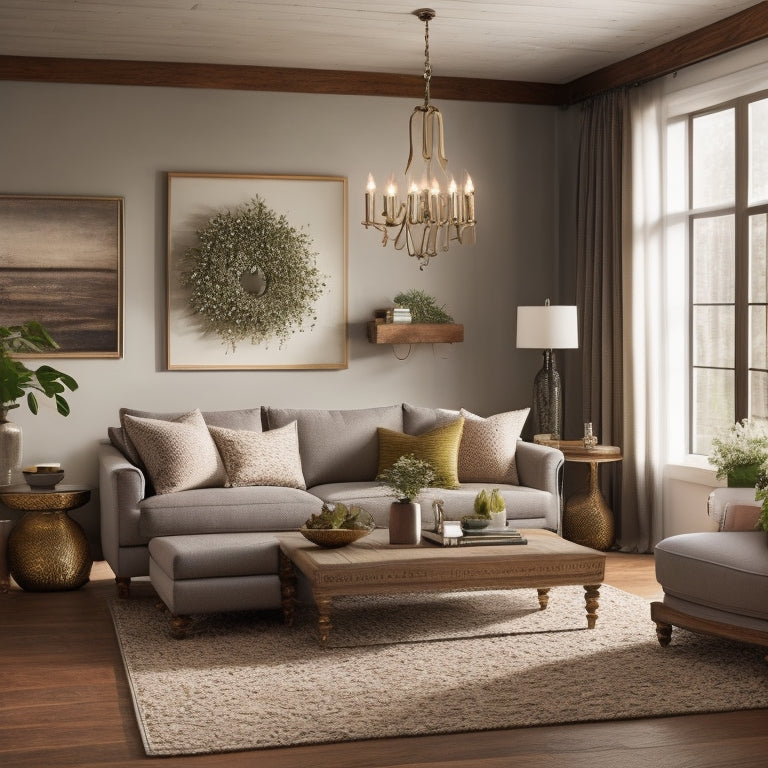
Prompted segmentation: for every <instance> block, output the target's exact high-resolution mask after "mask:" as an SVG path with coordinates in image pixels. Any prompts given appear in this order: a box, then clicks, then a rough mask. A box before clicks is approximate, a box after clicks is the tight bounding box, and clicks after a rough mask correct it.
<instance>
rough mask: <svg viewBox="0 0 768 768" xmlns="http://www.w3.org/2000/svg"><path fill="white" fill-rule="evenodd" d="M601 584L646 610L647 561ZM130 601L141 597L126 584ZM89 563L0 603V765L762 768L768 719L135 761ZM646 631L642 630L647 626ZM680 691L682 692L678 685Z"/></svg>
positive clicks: (619, 567)
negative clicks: (47, 589) (44, 589)
mask: <svg viewBox="0 0 768 768" xmlns="http://www.w3.org/2000/svg"><path fill="white" fill-rule="evenodd" d="M606 582H607V583H608V584H612V585H613V586H616V587H619V588H621V589H625V590H627V591H629V592H634V593H636V594H639V595H641V596H642V597H644V598H647V599H649V600H650V599H652V598H655V597H656V596H657V595H658V594H659V586H658V584H657V583H656V580H655V578H654V575H653V558H652V557H651V556H650V555H624V554H619V553H611V554H609V557H608V568H607V576H606ZM136 588H137V590H138V591H139V592H148V591H149V590H151V587H150V586H149V584H139V585H137V587H136ZM114 592H115V587H114V583H113V581H112V574H111V572H110V571H109V568H108V567H107V566H106V565H105V564H104V563H96V565H95V566H94V570H93V572H92V580H91V581H90V583H88V584H87V585H86V586H84V587H83V588H81V589H79V590H76V591H74V592H60V593H28V592H23V591H21V590H19V589H17V588H14V589H12V590H11V591H10V592H9V593H7V594H0V766H3V768H17V767H21V766H25V767H29V768H43V767H44V766H45V767H51V768H59V767H64V766H78V768H95V767H96V766H114V767H118V766H120V767H123V768H128V767H132V768H135V766H139V765H144V766H146V765H147V764H148V763H155V764H157V765H158V766H161V768H165V767H166V766H167V767H168V768H179V767H180V766H189V768H208V767H209V766H228V768H229V767H231V768H239V767H240V766H259V767H260V768H299V767H301V768H308V767H312V766H333V767H334V768H389V767H391V768H395V767H397V768H426V767H427V766H430V767H432V768H434V767H436V766H450V768H499V767H500V766H515V768H530V767H531V766H536V767H537V768H550V767H551V766H568V768H582V767H583V768H587V766H589V768H634V767H635V766H643V768H647V767H648V766H655V767H660V766H674V768H705V767H709V766H711V767H712V768H715V766H717V768H723V766H734V767H735V766H738V767H739V768H750V767H751V766H754V767H755V768H757V767H758V766H760V768H762V767H763V766H765V765H766V764H768V711H767V710H754V711H748V712H733V713H725V714H719V715H694V716H680V717H670V718H658V719H647V720H633V721H623V722H601V723H587V724H578V725H565V726H552V727H540V728H524V729H519V730H510V731H490V732H485V733H470V734H460V735H453V736H450V735H449V736H434V737H420V738H402V739H386V740H380V741H366V742H356V743H345V744H331V745H321V746H316V747H294V748H288V749H275V750H262V751H256V752H240V753H230V754H223V755H203V756H198V757H178V758H148V757H146V756H145V754H144V751H143V748H142V745H141V739H140V737H139V732H138V729H137V726H136V721H135V718H134V714H133V709H132V704H131V700H130V696H129V693H128V686H127V682H126V679H125V674H124V672H123V667H122V662H121V659H120V652H119V650H118V648H117V643H116V640H115V635H114V632H113V630H112V623H111V619H110V615H109V610H108V608H107V599H108V598H109V597H111V596H112V595H113V594H114ZM649 621H650V619H649ZM681 684H684V681H681Z"/></svg>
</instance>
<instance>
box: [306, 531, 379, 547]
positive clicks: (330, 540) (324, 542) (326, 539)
mask: <svg viewBox="0 0 768 768" xmlns="http://www.w3.org/2000/svg"><path fill="white" fill-rule="evenodd" d="M372 530H373V528H299V532H300V533H301V535H302V536H303V537H304V538H305V539H309V541H311V542H312V543H313V544H317V546H318V547H324V548H325V549H336V548H338V547H346V546H347V544H351V543H352V542H353V541H357V540H358V539H362V538H363V536H367V535H368V534H369V533H370V532H371V531H372Z"/></svg>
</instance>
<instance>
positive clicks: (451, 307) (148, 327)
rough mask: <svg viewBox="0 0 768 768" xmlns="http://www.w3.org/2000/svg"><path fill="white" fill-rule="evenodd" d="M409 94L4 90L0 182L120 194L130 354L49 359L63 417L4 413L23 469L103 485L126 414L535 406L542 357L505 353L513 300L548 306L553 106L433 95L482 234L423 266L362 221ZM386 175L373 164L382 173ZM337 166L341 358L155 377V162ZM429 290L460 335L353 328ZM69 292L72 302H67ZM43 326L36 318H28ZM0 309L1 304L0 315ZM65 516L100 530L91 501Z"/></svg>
mask: <svg viewBox="0 0 768 768" xmlns="http://www.w3.org/2000/svg"><path fill="white" fill-rule="evenodd" d="M418 103H419V98H418V95H417V94H416V95H414V98H413V99H393V98H379V97H351V96H350V97H346V96H324V95H312V94H280V93H252V92H233V91H206V90H195V89H167V88H139V87H119V86H95V85H56V84H43V83H13V82H3V83H0V112H1V113H2V120H0V146H2V148H3V150H2V152H1V153H0V192H3V193H33V194H64V195H118V196H123V197H124V198H125V263H124V281H125V313H124V354H123V357H122V359H120V360H83V359H60V360H57V361H56V363H55V364H56V365H57V367H59V368H61V369H63V370H64V371H66V372H67V373H70V374H72V375H73V376H74V377H75V378H76V379H77V380H78V382H79V383H80V389H79V390H78V391H77V392H76V393H74V394H73V395H72V396H71V397H70V398H69V400H70V404H71V406H72V414H71V415H70V416H69V417H68V418H66V419H65V418H62V417H60V416H58V415H57V414H56V413H55V411H54V410H53V408H52V407H49V406H48V404H47V403H46V404H44V405H43V406H42V407H41V412H40V414H39V415H38V416H37V417H33V416H31V414H29V412H28V411H27V410H26V408H25V407H22V408H19V409H17V410H14V411H13V412H12V414H13V415H12V418H13V419H14V420H15V421H18V423H20V424H21V426H22V428H23V430H24V462H25V463H33V462H38V461H60V462H61V463H62V465H63V466H64V467H65V469H66V471H67V478H66V481H65V482H70V483H85V484H89V485H91V486H94V487H95V485H96V483H97V468H96V459H95V446H96V444H97V442H98V441H99V440H101V439H103V438H104V437H105V436H106V429H107V426H109V425H112V424H116V423H117V410H118V408H119V407H121V406H128V407H135V408H146V409H158V410H162V409H168V410H177V409H186V408H194V407H200V408H202V409H208V410H212V409H217V408H239V407H249V406H254V405H259V404H274V405H290V406H296V407H321V408H322V407H332V408H354V407H366V406H371V405H382V404H388V403H393V402H400V401H409V402H412V403H418V404H424V405H441V406H445V407H459V406H464V407H467V408H469V409H470V410H474V411H475V412H477V413H480V414H482V415H487V414H490V413H494V412H498V411H501V410H506V409H512V408H519V407H523V406H526V405H528V404H529V400H530V390H531V385H532V381H533V376H534V374H535V372H536V371H537V370H538V368H539V367H540V354H539V353H538V352H537V351H535V350H521V351H519V352H518V351H517V350H516V349H515V346H514V332H515V309H516V307H517V305H518V304H528V303H543V301H544V299H545V298H546V297H547V296H551V297H552V298H553V301H555V300H557V298H558V296H557V289H558V279H557V266H556V265H557V258H558V254H557V238H558V231H557V203H558V188H557V168H556V163H557V152H556V124H557V110H556V109H555V108H552V107H537V106H521V105H499V104H477V103H464V102H442V103H439V104H438V106H439V107H440V109H441V110H442V112H443V115H444V118H445V126H446V144H447V154H448V159H449V164H450V166H451V168H452V169H453V170H454V172H456V173H457V175H459V176H460V175H462V171H463V170H464V169H467V170H469V171H470V173H471V174H472V178H473V181H474V184H475V187H476V190H477V192H476V200H477V214H478V219H479V225H478V242H477V244H476V245H475V246H472V247H464V248H456V249H455V250H453V249H452V250H451V251H450V252H449V253H448V254H447V255H442V256H439V257H438V258H437V259H436V260H435V261H434V263H433V264H431V265H430V266H429V267H428V268H427V269H426V270H424V271H420V270H419V269H418V266H417V265H416V263H415V262H414V261H413V260H411V259H409V258H408V257H407V256H406V255H404V254H402V253H401V252H397V253H396V252H394V251H393V250H392V249H391V248H388V249H386V250H385V249H383V248H381V247H380V246H379V238H378V236H377V235H376V234H374V233H373V232H366V231H365V230H364V229H363V227H361V226H360V224H359V221H360V219H361V218H362V211H363V206H362V191H363V189H364V185H365V179H366V176H367V173H368V171H369V170H374V171H378V173H379V174H381V173H384V172H386V171H388V170H389V169H390V168H391V170H393V171H395V172H397V173H401V172H402V168H403V166H404V165H405V160H406V157H407V150H408V147H407V122H408V118H409V116H410V112H411V110H412V109H413V107H414V106H416V105H417V104H418ZM380 169H383V170H380ZM168 171H191V172H203V171H210V172H231V173H268V174H272V173H274V174H295V173H301V174H332V175H342V176H347V177H348V180H349V342H350V347H349V350H350V358H349V368H348V369H347V370H343V371H232V372H188V371H166V370H164V361H165V316H166V308H165V282H164V281H165V277H164V275H165V242H166V199H165V198H166V192H165V189H166V186H165V185H166V175H165V174H166V172H168ZM410 288H419V289H422V290H425V291H427V292H428V293H430V294H432V295H434V296H435V297H437V298H438V300H439V301H440V302H441V303H445V305H446V308H447V309H448V311H449V312H451V313H452V314H453V315H454V317H455V319H456V321H457V322H462V323H464V326H465V341H464V343H463V344H456V345H453V346H450V347H447V346H445V347H443V346H437V347H435V348H432V347H431V346H427V345H423V346H420V347H415V348H414V349H413V351H412V353H411V355H410V357H408V359H407V360H405V361H402V362H401V361H398V360H396V359H395V357H394V356H393V353H392V349H391V348H390V347H386V346H375V345H372V344H369V343H368V342H367V340H366V335H365V324H366V322H367V320H368V319H369V318H370V317H371V312H372V310H373V309H374V308H376V307H380V306H386V305H387V304H388V303H390V302H391V300H392V297H393V296H394V295H395V293H397V292H399V291H401V290H407V289H410ZM62 300H63V301H65V300H66V297H62ZM40 319H42V320H44V319H43V318H40ZM2 322H3V320H2V307H0V324H1V323H2ZM75 516H76V517H77V518H78V519H80V520H81V522H83V523H84V525H85V526H86V528H87V529H88V531H89V534H90V536H91V538H92V540H93V541H94V543H95V541H96V540H97V536H98V534H97V523H96V520H97V516H98V506H97V494H94V500H93V501H92V503H91V504H90V505H89V506H88V507H86V508H85V509H84V510H83V511H82V512H81V513H76V514H75Z"/></svg>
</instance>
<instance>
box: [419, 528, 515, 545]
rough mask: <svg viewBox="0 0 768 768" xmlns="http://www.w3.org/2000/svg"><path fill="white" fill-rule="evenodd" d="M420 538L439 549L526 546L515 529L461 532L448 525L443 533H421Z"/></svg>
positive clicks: (486, 529) (485, 529)
mask: <svg viewBox="0 0 768 768" xmlns="http://www.w3.org/2000/svg"><path fill="white" fill-rule="evenodd" d="M421 537H422V538H423V539H426V540H427V541H429V542H432V543H433V544H439V545H440V546H441V547H476V546H482V545H485V546H497V545H499V544H527V543H528V539H526V538H525V537H524V536H523V535H522V534H521V533H520V531H518V530H517V529H516V528H505V529H503V530H493V529H489V528H481V529H474V530H462V529H461V527H460V526H459V525H455V524H454V525H451V524H450V523H449V524H447V525H444V526H443V531H442V532H439V531H422V532H421Z"/></svg>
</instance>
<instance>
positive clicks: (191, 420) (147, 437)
mask: <svg viewBox="0 0 768 768" xmlns="http://www.w3.org/2000/svg"><path fill="white" fill-rule="evenodd" d="M124 425H125V430H126V432H127V433H128V437H129V438H130V439H131V442H132V443H133V445H134V446H135V448H136V450H137V452H138V454H139V457H140V458H141V461H142V463H143V464H144V466H145V467H146V469H147V473H148V474H149V478H150V480H151V481H152V485H154V486H155V493H157V494H162V493H174V492H176V491H186V490H190V489H192V488H214V487H221V486H223V485H224V482H225V481H226V475H225V474H224V465H223V464H222V463H221V457H220V456H219V452H218V451H217V450H216V444H215V443H214V442H213V439H212V438H211V435H210V432H208V427H207V426H206V423H205V420H204V419H203V415H202V414H201V413H200V411H199V410H194V411H190V412H189V413H185V414H182V415H181V416H179V417H178V418H176V419H174V420H173V421H164V420H160V419H145V418H142V417H140V416H128V415H126V416H125V417H124Z"/></svg>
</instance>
